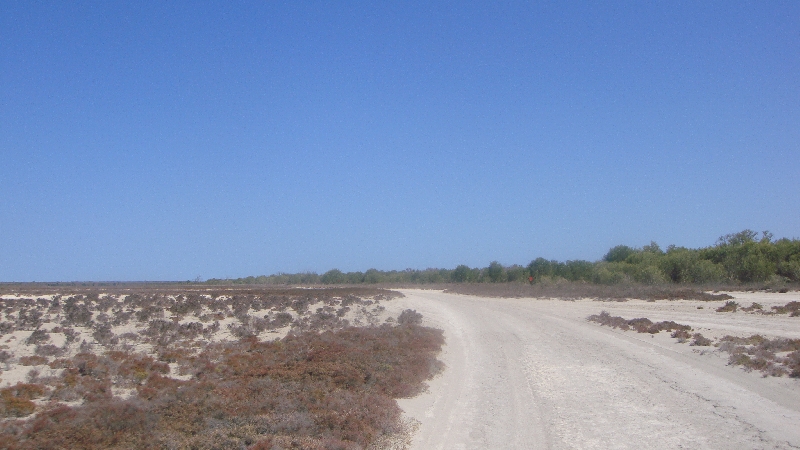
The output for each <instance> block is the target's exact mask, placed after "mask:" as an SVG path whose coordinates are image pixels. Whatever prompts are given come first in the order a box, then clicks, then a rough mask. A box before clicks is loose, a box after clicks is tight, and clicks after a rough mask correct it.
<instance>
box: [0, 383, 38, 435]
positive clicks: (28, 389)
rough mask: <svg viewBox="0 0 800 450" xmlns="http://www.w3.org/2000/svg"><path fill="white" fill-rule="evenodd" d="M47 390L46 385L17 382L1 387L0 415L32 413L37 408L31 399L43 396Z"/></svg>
mask: <svg viewBox="0 0 800 450" xmlns="http://www.w3.org/2000/svg"><path fill="white" fill-rule="evenodd" d="M45 392H46V390H45V387H44V386H42V385H40V384H29V383H17V384H16V385H14V386H9V387H7V388H3V389H0V417H24V416H27V415H29V414H31V413H32V412H33V411H34V409H35V408H36V405H35V404H34V403H33V402H32V401H31V400H34V399H37V398H39V397H41V396H42V395H44V393H45ZM0 442H2V441H0Z"/></svg>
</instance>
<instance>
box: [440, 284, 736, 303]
mask: <svg viewBox="0 0 800 450" xmlns="http://www.w3.org/2000/svg"><path fill="white" fill-rule="evenodd" d="M443 288H444V289H445V291H444V292H451V293H454V294H465V295H476V296H480V297H505V298H562V299H579V298H595V299H598V300H612V301H625V300H628V299H632V298H637V299H642V300H652V301H655V300H705V301H715V300H725V299H730V298H733V297H731V296H730V295H728V294H721V293H709V292H706V291H705V290H703V289H701V288H698V287H686V286H680V285H647V284H629V285H624V284H617V285H602V284H593V283H584V282H570V281H563V282H558V283H536V284H520V283H495V284H491V283H473V284H453V285H447V286H445V287H443Z"/></svg>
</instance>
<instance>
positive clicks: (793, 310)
mask: <svg viewBox="0 0 800 450" xmlns="http://www.w3.org/2000/svg"><path fill="white" fill-rule="evenodd" d="M772 310H773V311H774V312H775V314H789V317H800V302H789V303H787V304H785V305H783V306H773V307H772Z"/></svg>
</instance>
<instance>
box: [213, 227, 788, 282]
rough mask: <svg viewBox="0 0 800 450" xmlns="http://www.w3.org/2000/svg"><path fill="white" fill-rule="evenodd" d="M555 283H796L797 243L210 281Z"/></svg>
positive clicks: (732, 238) (729, 241) (743, 238)
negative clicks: (584, 258) (504, 263)
mask: <svg viewBox="0 0 800 450" xmlns="http://www.w3.org/2000/svg"><path fill="white" fill-rule="evenodd" d="M559 280H567V281H582V282H588V283H596V284H619V283H644V284H667V283H684V284H709V283H757V282H782V283H786V282H798V281H800V240H798V239H794V238H793V239H788V238H781V239H774V236H773V235H772V234H771V233H770V232H768V231H764V232H763V233H760V234H759V233H757V232H755V231H752V230H744V231H740V232H738V233H733V234H728V235H725V236H722V237H720V238H719V239H718V240H717V242H716V244H714V245H712V246H709V247H703V248H697V249H690V248H686V247H678V246H675V245H670V246H669V247H667V248H666V250H663V249H661V247H660V246H659V245H658V244H656V243H655V242H651V243H650V244H649V245H645V246H643V247H640V248H635V247H629V246H627V245H618V246H615V247H613V248H611V249H610V250H609V251H608V253H606V254H605V255H604V256H603V258H602V259H600V260H598V261H594V262H592V261H585V260H570V261H557V260H547V259H545V258H536V259H534V260H532V261H531V262H530V264H528V265H527V266H521V265H517V264H514V265H511V266H504V265H502V264H500V263H499V262H497V261H492V262H491V263H490V264H489V265H488V266H487V267H483V268H480V267H476V268H473V267H469V266H466V265H463V264H462V265H459V266H458V267H456V268H454V269H435V268H431V269H424V270H417V269H406V270H399V271H398V270H389V271H384V270H377V269H369V270H367V271H366V272H342V271H341V270H339V269H332V270H329V271H327V272H325V273H323V274H321V275H320V274H317V273H313V272H311V273H296V274H287V273H278V274H274V275H262V276H257V277H252V276H251V277H246V278H237V279H210V280H208V281H206V283H209V284H279V285H286V284H301V285H309V284H379V283H386V284H433V283H503V282H519V283H526V282H530V283H542V282H558V281H559Z"/></svg>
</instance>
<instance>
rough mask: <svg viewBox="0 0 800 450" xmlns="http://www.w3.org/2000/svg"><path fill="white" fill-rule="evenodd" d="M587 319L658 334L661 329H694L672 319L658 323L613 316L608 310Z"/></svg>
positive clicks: (638, 331)
mask: <svg viewBox="0 0 800 450" xmlns="http://www.w3.org/2000/svg"><path fill="white" fill-rule="evenodd" d="M587 320H589V321H590V322H597V323H599V324H600V325H606V326H610V327H611V328H619V329H622V330H626V331H627V330H630V329H634V330H636V332H637V333H650V334H656V333H659V332H661V331H685V332H689V331H691V330H692V327H690V326H688V325H681V324H679V323H675V322H673V321H671V320H670V321H663V322H658V323H653V322H652V321H651V320H650V319H647V318H638V319H630V320H625V319H623V318H622V317H619V316H612V315H611V314H609V313H608V312H607V311H602V312H601V313H600V314H594V315H591V316H589V317H588V318H587ZM673 334H674V333H673ZM673 337H675V336H673Z"/></svg>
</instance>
